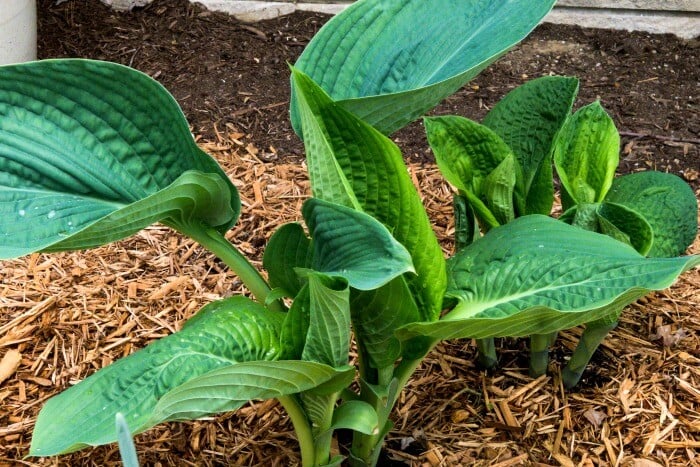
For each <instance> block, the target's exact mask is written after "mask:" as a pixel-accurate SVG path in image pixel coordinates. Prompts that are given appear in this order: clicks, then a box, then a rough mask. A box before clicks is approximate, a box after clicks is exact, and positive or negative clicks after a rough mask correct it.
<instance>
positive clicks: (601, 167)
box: [554, 102, 620, 209]
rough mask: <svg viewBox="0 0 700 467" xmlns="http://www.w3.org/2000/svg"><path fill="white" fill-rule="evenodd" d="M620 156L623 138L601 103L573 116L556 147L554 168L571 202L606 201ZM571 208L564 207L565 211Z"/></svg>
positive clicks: (558, 138) (560, 135) (593, 104)
mask: <svg viewBox="0 0 700 467" xmlns="http://www.w3.org/2000/svg"><path fill="white" fill-rule="evenodd" d="M619 153H620V135H619V133H618V132H617V129H616V128H615V123H613V121H612V119H611V118H610V116H609V115H608V114H607V113H606V112H605V110H604V109H603V107H601V105H600V103H599V102H594V103H592V104H589V105H587V106H585V107H582V108H581V109H579V110H578V111H577V112H576V113H575V114H574V115H572V116H571V117H570V118H569V119H568V120H567V122H566V124H565V125H564V127H563V128H562V129H561V132H560V133H559V136H558V137H557V140H556V143H555V145H554V164H555V166H556V168H557V173H558V174H559V178H560V179H561V183H562V186H563V187H564V189H565V190H566V193H567V194H568V199H573V200H574V201H575V202H576V203H600V202H601V201H603V198H605V195H606V194H607V193H608V190H609V189H610V186H611V185H612V182H613V179H614V178H615V170H617V165H618V163H619V159H620V157H619ZM569 207H570V204H564V209H568V208H569Z"/></svg>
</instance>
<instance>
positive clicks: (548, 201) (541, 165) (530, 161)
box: [483, 76, 578, 214]
mask: <svg viewBox="0 0 700 467" xmlns="http://www.w3.org/2000/svg"><path fill="white" fill-rule="evenodd" d="M577 93H578V80H577V79H575V78H566V77H561V76H545V77H542V78H538V79H534V80H532V81H528V82H527V83H525V84H523V85H522V86H519V87H517V88H515V89H514V90H512V91H511V92H509V93H508V94H507V95H506V96H505V97H504V98H503V99H502V100H501V101H500V102H499V103H498V104H496V105H495V106H494V108H493V109H491V111H490V112H489V113H488V114H487V115H486V118H484V121H483V124H484V125H485V126H487V127H489V128H491V129H492V130H493V131H494V132H496V134H498V135H499V136H500V137H501V138H503V141H505V143H506V144H507V145H508V147H510V148H511V149H512V150H513V152H514V153H515V156H516V157H517V159H518V162H519V163H520V166H521V167H522V170H523V177H524V184H525V193H526V212H525V213H526V214H549V212H550V210H551V208H552V203H553V194H554V186H553V182H552V156H551V151H552V145H553V144H554V138H555V137H556V135H557V132H558V131H559V129H560V128H561V127H562V125H563V124H564V122H565V121H566V119H567V117H568V116H569V114H570V113H571V108H572V106H573V104H574V99H575V98H576V94H577Z"/></svg>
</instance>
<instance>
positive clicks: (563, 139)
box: [425, 77, 697, 386]
mask: <svg viewBox="0 0 700 467" xmlns="http://www.w3.org/2000/svg"><path fill="white" fill-rule="evenodd" d="M577 92H578V81H577V80H576V79H574V78H567V77H543V78H539V79H536V80H532V81H530V82H528V83H525V84H524V85H522V86H520V87H518V88H516V89H515V90H513V91H511V92H510V93H509V94H508V95H507V96H506V97H505V98H504V99H503V100H502V101H501V102H499V103H498V104H497V105H496V106H495V107H494V108H493V109H492V110H491V111H490V112H489V113H488V114H487V116H486V117H485V119H484V121H483V123H482V124H479V123H477V122H474V121H471V120H469V119H466V118H462V117H457V116H445V117H431V118H426V119H425V126H426V131H427V134H428V140H429V142H430V145H431V147H432V149H433V151H434V153H435V156H436V160H437V162H438V165H439V167H440V169H441V171H442V173H443V174H444V176H445V178H447V180H448V181H450V183H451V184H452V185H454V186H455V187H456V188H457V189H458V194H457V195H456V196H455V216H456V226H457V228H456V231H457V236H456V244H457V248H458V249H461V248H463V247H465V246H467V245H469V244H470V243H472V242H474V241H478V239H479V237H480V232H479V230H482V231H488V230H490V229H492V228H494V227H496V226H498V225H502V224H506V223H508V222H511V221H513V220H514V219H515V218H517V217H520V216H523V215H527V214H529V213H540V214H549V213H550V212H551V208H552V205H553V201H554V197H553V195H554V182H553V178H552V175H553V174H552V165H553V164H554V165H555V166H556V169H557V173H558V175H559V178H560V180H561V187H562V190H561V199H562V206H563V209H564V211H565V212H564V214H563V215H562V216H561V218H560V219H561V220H563V221H566V222H568V223H571V224H573V225H575V226H578V227H581V228H584V229H587V230H591V231H594V232H600V233H604V234H606V235H609V236H611V237H613V238H616V239H617V240H620V241H622V242H624V243H627V244H629V245H631V246H633V247H634V248H635V249H636V250H637V251H638V252H640V253H641V254H644V255H647V256H651V257H673V256H678V255H680V254H683V252H685V250H686V249H687V247H688V246H689V245H690V244H691V243H692V242H693V240H694V239H695V235H696V232H697V216H696V213H697V200H696V198H695V194H694V193H693V191H692V189H691V188H690V186H688V185H687V184H686V183H685V182H683V180H681V179H680V178H679V177H677V176H675V175H672V174H666V173H660V172H654V171H649V172H642V173H636V174H631V175H625V176H622V177H618V178H615V171H616V169H617V166H618V162H619V159H618V157H619V156H618V155H619V151H620V137H619V134H618V132H617V130H616V128H615V125H614V123H613V121H612V119H611V118H610V117H609V116H608V114H607V113H606V112H605V111H604V110H603V108H602V107H601V105H600V103H598V102H594V103H592V104H590V105H587V106H584V107H582V108H581V109H579V110H578V111H577V112H575V113H574V114H573V115H572V114H571V110H572V106H573V102H574V99H575V97H576V94H577ZM479 227H481V229H479ZM620 311H621V310H615V311H613V312H611V314H610V315H609V316H605V317H604V318H602V319H599V320H596V321H594V322H590V323H587V329H586V331H585V333H584V335H583V337H582V339H581V345H580V346H579V348H578V349H577V351H576V352H575V353H574V356H573V357H572V360H571V361H570V363H569V365H568V366H567V368H566V369H565V371H564V380H565V384H566V385H567V386H572V385H574V384H576V382H577V381H578V379H579V377H580V375H581V372H582V371H583V368H584V367H585V365H586V363H587V362H588V360H589V359H590V357H591V355H592V353H593V352H594V351H595V348H596V347H597V346H598V344H599V343H600V341H601V340H602V338H603V337H604V336H605V335H606V334H607V332H608V331H609V330H610V329H612V328H614V327H615V325H616V324H617V318H618V316H619V313H620ZM555 337H556V333H554V334H545V335H542V334H536V335H533V336H532V337H531V361H530V364H531V366H530V370H531V374H533V375H534V376H536V375H539V374H542V373H543V372H544V371H546V368H547V354H548V352H547V349H548V347H549V346H550V345H551V343H552V341H553V340H554V338H555ZM478 344H479V350H480V360H481V362H482V364H484V365H485V366H487V367H490V366H494V365H495V364H496V362H497V359H496V355H495V351H494V348H493V342H492V341H490V340H479V341H478Z"/></svg>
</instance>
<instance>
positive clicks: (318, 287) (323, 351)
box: [301, 274, 350, 368]
mask: <svg viewBox="0 0 700 467" xmlns="http://www.w3.org/2000/svg"><path fill="white" fill-rule="evenodd" d="M309 298H310V312H309V330H308V332H307V335H306V343H305V345H304V350H303V352H302V355H301V359H302V360H305V361H313V362H319V363H325V364H326V365H330V366H332V367H334V368H339V367H341V366H345V365H347V364H348V352H350V289H349V287H348V284H347V282H345V281H344V280H338V279H337V278H332V277H328V276H325V275H323V274H311V275H309Z"/></svg>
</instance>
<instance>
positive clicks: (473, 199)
mask: <svg viewBox="0 0 700 467" xmlns="http://www.w3.org/2000/svg"><path fill="white" fill-rule="evenodd" d="M425 130H426V133H427V135H428V142H429V143H430V147H431V149H432V150H433V152H434V153H435V160H436V161H437V164H438V167H439V168H440V172H441V173H442V174H443V176H444V177H445V179H447V181H448V182H450V183H451V184H452V185H454V186H455V187H457V188H458V189H459V190H460V191H462V192H463V193H465V195H466V196H467V198H468V199H469V202H470V204H471V206H472V209H473V210H474V211H475V213H476V214H477V216H478V217H479V218H480V220H481V222H482V223H485V224H486V226H487V227H489V228H490V227H495V226H497V225H500V224H503V223H505V222H502V220H503V219H498V217H502V216H497V215H496V214H495V213H494V212H493V211H492V209H490V207H489V205H490V204H493V203H490V202H489V201H490V200H489V199H488V198H489V197H488V196H486V188H487V187H486V186H485V182H486V180H487V178H488V177H489V175H490V174H492V173H493V172H494V171H495V170H496V169H497V167H499V166H500V165H501V164H502V163H503V161H505V160H507V159H508V158H509V157H512V156H513V151H511V149H510V148H509V147H508V145H507V144H506V143H505V142H503V140H502V139H501V138H500V137H499V136H498V135H497V134H496V133H495V132H493V131H492V130H491V129H489V128H488V127H486V126H484V125H480V124H478V123H476V122H474V121H472V120H469V119H466V118H463V117H456V116H447V117H431V118H426V119H425ZM510 165H511V166H512V167H511V169H512V171H511V173H510V174H507V173H502V170H503V169H504V168H502V169H501V175H506V176H509V177H508V178H510V177H512V178H513V179H514V185H513V188H512V190H514V191H515V192H516V193H517V197H518V198H519V200H520V204H522V202H523V200H524V195H525V193H524V186H523V175H522V169H521V168H520V167H519V165H518V163H517V162H516V161H515V160H512V163H511V164H510ZM493 186H494V185H492V184H490V185H489V187H491V188H493ZM516 187H517V189H516ZM514 194H515V193H514ZM509 202H510V204H511V205H513V199H512V196H511V199H510V201H509ZM521 208H522V206H521Z"/></svg>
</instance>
